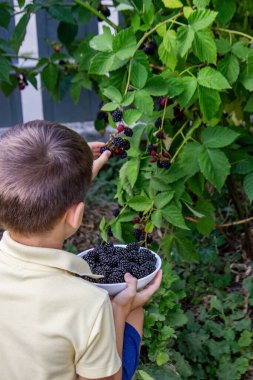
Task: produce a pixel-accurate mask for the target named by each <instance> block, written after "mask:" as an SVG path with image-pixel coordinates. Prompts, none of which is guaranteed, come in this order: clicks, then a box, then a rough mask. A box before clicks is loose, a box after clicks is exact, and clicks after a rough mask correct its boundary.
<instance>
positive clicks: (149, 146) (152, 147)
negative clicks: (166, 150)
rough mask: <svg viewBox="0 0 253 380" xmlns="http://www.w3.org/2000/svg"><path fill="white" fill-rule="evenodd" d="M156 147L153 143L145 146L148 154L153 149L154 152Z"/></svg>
mask: <svg viewBox="0 0 253 380" xmlns="http://www.w3.org/2000/svg"><path fill="white" fill-rule="evenodd" d="M156 149H157V147H156V146H155V145H154V144H150V145H148V147H147V151H148V154H151V152H153V151H154V152H155V151H156Z"/></svg>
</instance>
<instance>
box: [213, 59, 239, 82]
mask: <svg viewBox="0 0 253 380" xmlns="http://www.w3.org/2000/svg"><path fill="white" fill-rule="evenodd" d="M218 70H219V71H220V72H221V73H222V75H224V77H225V78H227V80H228V82H229V83H230V84H231V85H232V84H233V83H235V82H236V80H237V78H238V76H239V73H240V64H239V61H238V59H237V58H236V56H235V55H233V54H228V55H226V56H225V57H224V58H223V59H222V60H221V61H220V62H219V64H218Z"/></svg>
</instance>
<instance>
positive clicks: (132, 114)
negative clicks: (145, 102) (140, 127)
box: [123, 109, 142, 125]
mask: <svg viewBox="0 0 253 380" xmlns="http://www.w3.org/2000/svg"><path fill="white" fill-rule="evenodd" d="M141 115H142V112H141V111H139V110H136V109H130V110H126V111H124V112H123V120H124V122H125V123H126V124H127V125H133V124H134V123H136V121H138V120H139V118H140V117H141Z"/></svg>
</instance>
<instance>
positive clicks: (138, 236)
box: [134, 228, 142, 241]
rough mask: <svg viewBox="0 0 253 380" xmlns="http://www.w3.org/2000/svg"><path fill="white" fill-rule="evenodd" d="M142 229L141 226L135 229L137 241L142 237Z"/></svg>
mask: <svg viewBox="0 0 253 380" xmlns="http://www.w3.org/2000/svg"><path fill="white" fill-rule="evenodd" d="M141 235H142V231H141V230H140V229H139V228H135V229H134V237H135V239H136V240H137V241H139V240H140V239H141Z"/></svg>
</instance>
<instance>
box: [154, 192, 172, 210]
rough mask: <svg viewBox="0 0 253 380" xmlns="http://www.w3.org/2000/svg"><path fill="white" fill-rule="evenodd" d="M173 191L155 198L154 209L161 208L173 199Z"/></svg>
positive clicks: (162, 193)
mask: <svg viewBox="0 0 253 380" xmlns="http://www.w3.org/2000/svg"><path fill="white" fill-rule="evenodd" d="M174 194H175V191H163V192H161V193H159V194H158V195H156V196H155V207H157V208H163V207H164V206H166V205H167V204H168V203H169V202H170V201H171V200H172V199H173V197H174Z"/></svg>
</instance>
